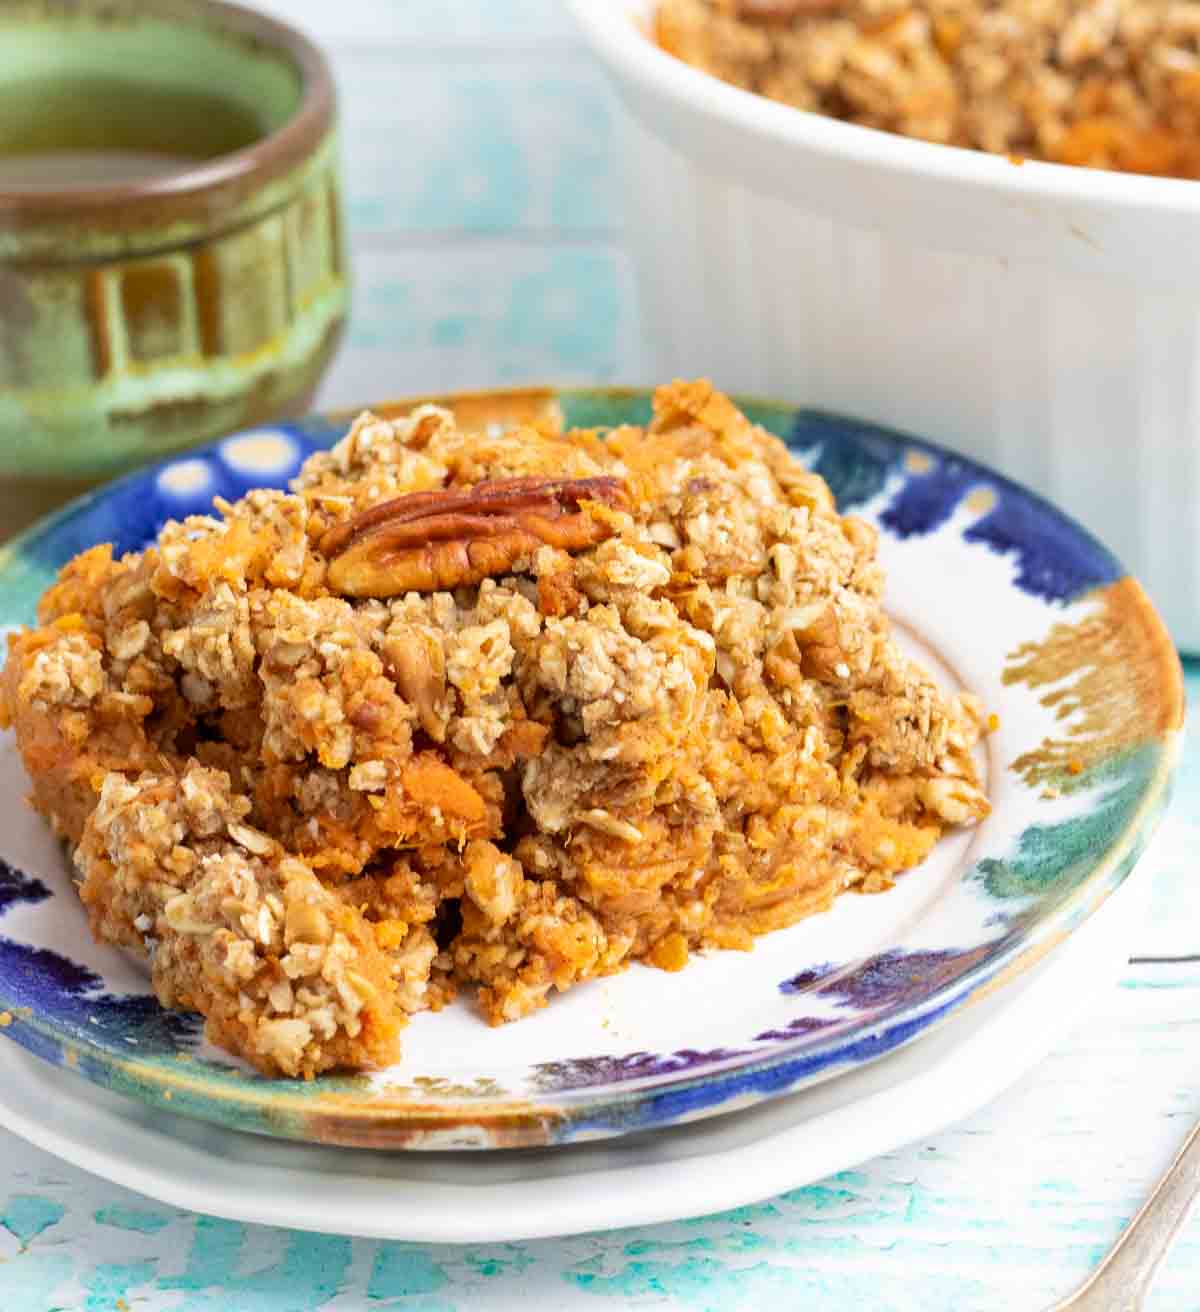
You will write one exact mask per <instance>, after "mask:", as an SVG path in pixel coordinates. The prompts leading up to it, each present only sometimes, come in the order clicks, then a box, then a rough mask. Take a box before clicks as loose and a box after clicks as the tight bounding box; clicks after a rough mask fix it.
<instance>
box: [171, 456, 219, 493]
mask: <svg viewBox="0 0 1200 1312" xmlns="http://www.w3.org/2000/svg"><path fill="white" fill-rule="evenodd" d="M212 481H213V477H212V470H211V469H210V468H209V464H208V461H207V460H176V461H175V462H174V463H173V464H170V465H167V466H166V468H165V469H162V470H160V471H159V475H158V490H159V491H160V492H162V493H164V494H165V495H166V496H169V497H191V496H195V495H196V493H197V492H203V491H204V489H205V488H206V487H207V486H208V485H209V484H210V483H211V482H212Z"/></svg>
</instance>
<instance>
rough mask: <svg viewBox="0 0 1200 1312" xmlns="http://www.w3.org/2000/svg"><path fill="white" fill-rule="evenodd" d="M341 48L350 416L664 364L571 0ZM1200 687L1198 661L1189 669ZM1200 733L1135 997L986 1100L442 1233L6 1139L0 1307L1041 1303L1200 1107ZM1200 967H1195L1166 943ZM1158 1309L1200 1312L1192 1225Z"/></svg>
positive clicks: (514, 6) (331, 392)
mask: <svg viewBox="0 0 1200 1312" xmlns="http://www.w3.org/2000/svg"><path fill="white" fill-rule="evenodd" d="M261 7H263V8H267V9H271V10H273V11H274V12H276V13H278V14H279V15H280V16H283V17H287V18H288V19H290V20H291V21H293V22H298V23H300V24H301V25H302V26H305V27H307V28H308V29H309V30H310V31H311V32H312V33H313V34H314V35H315V36H316V37H317V38H318V39H319V40H320V41H321V42H322V43H323V44H324V45H326V46H327V48H329V49H330V50H331V52H332V53H333V56H334V59H335V62H336V65H337V72H338V78H339V83H340V87H341V93H342V103H343V119H344V124H345V137H346V155H347V166H346V167H347V176H348V180H349V190H350V209H351V220H352V224H353V231H354V254H355V267H356V271H357V295H356V303H355V310H354V321H353V325H352V328H351V331H350V333H349V337H348V342H347V346H346V348H345V350H344V351H343V354H342V356H341V359H340V360H339V362H338V364H337V366H336V368H335V370H334V372H333V374H332V375H331V377H330V379H329V382H328V384H327V385H326V388H325V390H324V393H323V397H322V399H323V400H324V401H325V402H326V403H328V404H330V405H352V404H356V403H359V402H362V401H365V400H369V399H372V398H382V397H385V396H388V395H404V394H410V393H414V392H421V391H441V390H445V389H447V388H451V387H483V386H487V385H489V384H493V383H509V382H519V381H522V380H532V379H556V380H572V379H578V380H595V381H607V380H621V381H647V380H646V379H645V378H644V377H643V374H642V372H641V352H640V349H639V345H638V340H637V324H636V306H635V299H634V289H633V284H632V278H631V273H630V267H629V262H628V260H627V258H626V256H625V254H624V252H623V249H622V245H621V208H622V206H621V197H620V195H619V193H618V191H617V188H616V184H615V177H616V160H615V150H616V147H615V131H616V108H615V105H614V104H613V102H612V100H611V98H610V96H609V94H608V92H607V90H606V88H605V86H604V84H603V81H602V79H601V77H600V75H599V72H598V70H597V69H596V68H595V67H594V66H593V64H592V63H591V61H590V60H589V58H588V57H587V55H586V52H584V51H583V50H582V49H581V48H580V47H579V45H578V43H577V42H575V40H574V38H573V35H572V32H571V30H570V26H569V23H568V21H567V19H566V18H565V16H564V15H563V14H562V12H561V8H560V5H559V4H558V2H557V0H271V3H269V4H263V5H262V6H261ZM1189 687H1190V691H1191V696H1192V700H1193V701H1196V700H1197V699H1200V666H1197V667H1196V668H1195V669H1193V670H1191V671H1189ZM1197 808H1200V746H1197V747H1196V748H1195V749H1193V751H1192V752H1191V754H1190V756H1189V757H1188V760H1187V763H1186V765H1185V769H1184V772H1183V780H1182V783H1181V786H1180V789H1179V795H1178V798H1177V801H1176V804H1175V807H1174V810H1173V812H1172V814H1171V816H1170V817H1169V819H1168V821H1167V823H1166V825H1165V827H1164V832H1163V834H1162V837H1161V839H1160V840H1159V842H1158V843H1157V844H1156V845H1155V847H1154V849H1153V850H1152V851H1151V853H1150V854H1149V855H1148V856H1147V858H1146V859H1147V860H1148V861H1149V862H1151V863H1152V864H1153V865H1154V868H1155V885H1154V900H1153V906H1152V909H1151V915H1150V919H1149V923H1148V924H1147V925H1146V927H1145V928H1144V929H1143V930H1141V931H1140V932H1139V936H1138V938H1137V940H1136V942H1135V944H1134V955H1135V958H1136V959H1135V960H1134V961H1133V962H1132V963H1131V964H1130V966H1129V967H1128V969H1127V970H1126V972H1125V974H1124V977H1123V978H1122V980H1121V982H1120V985H1119V986H1118V987H1115V988H1113V989H1111V990H1109V991H1107V992H1105V993H1103V994H1102V995H1101V996H1098V997H1097V998H1096V999H1095V1009H1094V1012H1093V1014H1092V1016H1091V1018H1090V1019H1089V1020H1088V1021H1087V1022H1086V1023H1085V1024H1084V1025H1082V1026H1081V1027H1080V1028H1079V1030H1078V1031H1077V1032H1076V1033H1075V1034H1074V1035H1073V1036H1072V1037H1071V1039H1070V1040H1069V1041H1068V1042H1066V1043H1064V1044H1063V1045H1062V1046H1061V1048H1060V1049H1059V1050H1058V1051H1057V1052H1055V1053H1054V1054H1053V1055H1052V1056H1050V1057H1049V1058H1048V1059H1047V1060H1046V1061H1044V1062H1043V1063H1042V1064H1041V1065H1040V1066H1039V1067H1038V1068H1037V1069H1035V1070H1034V1071H1033V1072H1031V1073H1030V1074H1029V1075H1028V1076H1026V1077H1025V1078H1024V1079H1023V1080H1022V1081H1021V1082H1020V1083H1019V1084H1018V1085H1017V1086H1016V1087H1015V1088H1014V1089H1013V1090H1012V1091H1011V1092H1010V1093H1009V1094H1007V1095H1006V1096H1005V1097H1004V1098H1003V1099H1002V1100H1001V1101H1000V1102H998V1103H997V1104H995V1105H994V1106H992V1107H990V1108H988V1109H986V1110H984V1111H982V1112H980V1113H979V1114H977V1115H976V1116H974V1117H972V1118H971V1119H970V1120H968V1121H966V1122H964V1123H963V1124H961V1125H958V1126H956V1127H954V1128H953V1129H950V1130H947V1131H945V1132H944V1133H942V1134H940V1135H938V1136H937V1137H935V1138H934V1139H932V1140H930V1141H928V1142H922V1143H918V1144H914V1145H912V1146H910V1147H908V1148H905V1149H903V1150H901V1151H898V1152H894V1153H890V1154H888V1155H887V1156H885V1157H882V1158H879V1159H877V1160H875V1161H872V1162H869V1163H867V1164H865V1165H863V1166H861V1167H859V1168H858V1169H856V1170H852V1171H847V1172H844V1173H842V1174H841V1175H839V1176H836V1177H834V1178H832V1179H829V1180H826V1181H823V1182H822V1183H820V1184H818V1185H814V1186H811V1187H809V1188H805V1189H799V1190H796V1191H794V1192H791V1193H788V1194H785V1195H783V1196H781V1197H779V1198H776V1199H773V1200H771V1201H770V1202H768V1203H764V1204H761V1205H758V1206H754V1207H748V1208H742V1209H739V1210H737V1211H735V1212H727V1213H724V1214H721V1215H717V1216H711V1217H707V1218H703V1219H700V1220H696V1221H690V1222H686V1223H680V1224H673V1225H663V1226H656V1227H652V1228H648V1229H643V1230H637V1231H619V1232H615V1233H609V1234H602V1235H588V1236H580V1237H577V1238H573V1239H569V1240H563V1241H554V1242H550V1241H548V1242H540V1243H529V1244H500V1245H473V1246H469V1247H442V1248H427V1247H419V1246H413V1245H405V1244H394V1243H375V1242H370V1241H358V1240H349V1239H345V1238H339V1237H336V1236H311V1235H300V1234H294V1233H289V1232H287V1231H281V1230H272V1229H267V1228H263V1227H255V1226H245V1225H239V1224H235V1223H231V1222H225V1221H220V1220H215V1219H212V1218H208V1217H203V1216H197V1215H194V1214H191V1213H185V1212H179V1211H176V1210H175V1209H171V1208H165V1207H161V1206H159V1205H157V1204H155V1203H152V1202H150V1201H149V1200H147V1199H144V1198H140V1197H138V1196H137V1195H134V1194H131V1193H128V1192H127V1191H125V1190H121V1189H117V1188H115V1187H113V1186H111V1185H108V1184H105V1183H104V1182H102V1181H100V1180H97V1179H94V1178H93V1177H90V1176H88V1175H85V1174H84V1173H83V1172H80V1171H78V1170H75V1169H73V1168H71V1167H68V1166H66V1165H64V1164H62V1163H60V1162H58V1161H56V1160H55V1159H53V1158H51V1157H49V1156H47V1155H46V1154H44V1153H41V1152H39V1151H37V1150H35V1149H33V1148H30V1147H28V1146H26V1145H25V1144H23V1143H21V1142H20V1141H18V1140H17V1139H15V1138H13V1137H12V1136H11V1135H7V1134H5V1133H4V1132H3V1131H0V1153H2V1157H0V1161H2V1163H3V1164H2V1165H0V1312H50V1310H51V1309H62V1310H63V1312H68V1310H69V1312H76V1310H79V1312H128V1310H133V1309H136V1310H137V1312H160V1310H162V1312H167V1310H170V1312H361V1310H362V1309H364V1308H375V1307H378V1308H389V1309H390V1308H396V1309H410V1308H411V1309H422V1310H423V1312H452V1310H453V1312H465V1310H466V1309H471V1310H472V1312H474V1310H475V1309H483V1310H484V1312H501V1310H504V1312H508V1310H509V1309H512V1310H513V1312H517V1310H518V1309H519V1310H520V1312H525V1310H526V1309H528V1308H530V1307H537V1308H543V1307H544V1308H554V1309H559V1308H562V1309H573V1308H581V1309H584V1308H597V1307H604V1306H609V1307H615V1306H627V1305H628V1306H634V1307H653V1308H671V1309H683V1310H687V1312H707V1310H709V1309H713V1310H716V1309H720V1312H726V1310H727V1309H736V1310H739V1312H740V1310H741V1309H746V1310H747V1312H775V1310H776V1309H778V1310H779V1312H783V1310H784V1309H787V1312H791V1310H792V1309H796V1308H801V1307H803V1308H811V1309H815V1310H818V1312H825V1310H827V1309H843V1308H845V1309H850V1308H855V1309H869V1310H870V1312H891V1310H892V1309H895V1310H896V1312H900V1310H901V1309H904V1310H907V1309H919V1310H920V1312H942V1310H943V1309H945V1310H946V1312H950V1309H953V1310H954V1312H967V1310H971V1309H979V1310H980V1312H990V1310H993V1309H994V1310H996V1312H1000V1310H1001V1309H1003V1310H1004V1312H1009V1310H1013V1312H1024V1310H1026V1309H1028V1310H1029V1312H1037V1310H1038V1309H1040V1308H1042V1307H1044V1306H1045V1305H1046V1304H1048V1303H1050V1302H1051V1301H1053V1299H1055V1298H1057V1297H1059V1296H1061V1295H1062V1294H1064V1293H1065V1292H1066V1291H1067V1290H1069V1289H1070V1288H1071V1287H1072V1286H1073V1285H1074V1284H1075V1283H1077V1282H1078V1281H1079V1280H1080V1279H1082V1277H1083V1276H1084V1274H1085V1273H1086V1272H1087V1270H1088V1269H1089V1268H1090V1267H1092V1266H1093V1265H1094V1264H1095V1263H1096V1262H1097V1261H1098V1260H1099V1258H1100V1256H1101V1255H1102V1254H1103V1252H1104V1251H1105V1249H1106V1248H1107V1247H1108V1245H1109V1244H1111V1243H1112V1241H1113V1240H1114V1239H1115V1238H1116V1236H1117V1234H1118V1232H1119V1230H1120V1229H1121V1227H1122V1225H1123V1224H1124V1223H1125V1222H1126V1221H1127V1220H1128V1218H1129V1217H1130V1216H1131V1215H1132V1214H1133V1212H1134V1211H1135V1210H1136V1209H1137V1207H1138V1205H1139V1204H1140V1202H1141V1201H1142V1199H1143V1198H1144V1197H1145V1195H1146V1193H1147V1192H1148V1191H1149V1189H1150V1187H1151V1186H1152V1184H1153V1182H1154V1180H1155V1179H1156V1178H1157V1176H1158V1175H1159V1174H1160V1173H1161V1171H1162V1170H1163V1169H1164V1168H1165V1167H1166V1165H1167V1164H1168V1162H1169V1161H1170V1159H1171V1157H1172V1155H1173V1153H1174V1152H1175V1150H1176V1148H1177V1147H1178V1145H1179V1144H1180V1143H1181V1142H1182V1140H1183V1138H1184V1136H1185V1135H1186V1133H1187V1130H1188V1128H1189V1126H1190V1124H1191V1123H1192V1121H1193V1120H1194V1118H1196V1117H1197V1116H1198V1115H1200V1070H1198V1069H1197V1067H1198V1062H1197V1052H1198V1050H1200V880H1198V879H1197V875H1196V870H1195V865H1196V860H1197V854H1198V852H1200V841H1198V840H1200V827H1198V825H1197V824H1196V823H1195V822H1194V821H1193V820H1192V818H1191V817H1193V816H1194V815H1195V814H1196V813H1197ZM1180 957H1184V958H1187V957H1191V958H1192V960H1190V961H1169V960H1163V958H1180ZM1150 1308H1151V1310H1152V1312H1184V1310H1188V1312H1190V1310H1192V1309H1198V1308H1200V1224H1193V1225H1192V1226H1191V1228H1190V1229H1189V1230H1188V1232H1187V1233H1186V1234H1185V1235H1184V1236H1183V1238H1182V1239H1181V1241H1180V1244H1179V1246H1178V1248H1177V1249H1176V1251H1175V1254H1174V1257H1173V1260H1172V1261H1171V1263H1170V1265H1169V1267H1168V1268H1167V1270H1166V1271H1165V1272H1164V1274H1163V1276H1162V1277H1161V1279H1160V1282H1159V1285H1158V1286H1157V1288H1156V1290H1155V1293H1154V1295H1153V1297H1152V1299H1151V1302H1150Z"/></svg>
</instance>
